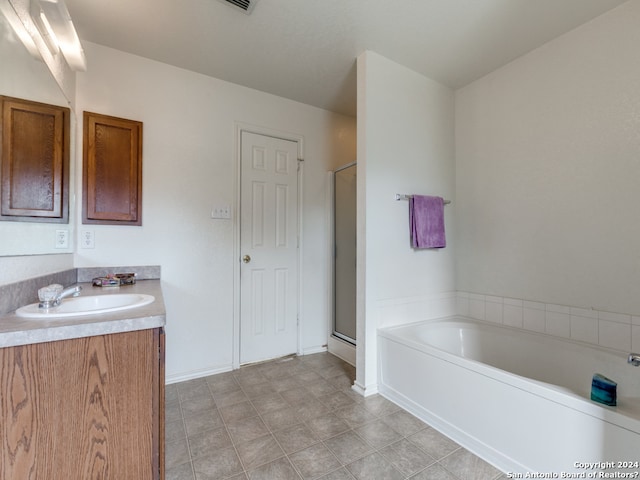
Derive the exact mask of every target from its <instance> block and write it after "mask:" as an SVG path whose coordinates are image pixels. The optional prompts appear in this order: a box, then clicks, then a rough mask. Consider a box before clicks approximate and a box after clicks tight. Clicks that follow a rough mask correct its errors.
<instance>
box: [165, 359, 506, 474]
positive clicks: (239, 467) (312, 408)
mask: <svg viewBox="0 0 640 480" xmlns="http://www.w3.org/2000/svg"><path fill="white" fill-rule="evenodd" d="M354 377H355V372H354V369H353V367H352V366H350V365H349V364H347V363H345V362H343V361H342V360H340V359H338V358H337V357H334V356H333V355H331V354H329V353H318V354H314V355H307V356H302V357H289V358H286V359H281V360H274V361H271V362H266V363H262V364H257V365H251V366H246V367H242V368H240V369H239V370H235V371H233V372H227V373H222V374H218V375H212V376H209V377H204V378H199V379H195V380H189V381H186V382H182V383H176V384H172V385H168V386H167V388H166V395H167V398H166V466H167V476H166V478H167V480H211V479H216V480H218V479H227V478H229V479H237V480H240V479H243V480H246V479H252V480H255V479H268V480H287V479H296V480H300V479H324V480H332V479H333V480H340V479H344V480H347V479H348V480H354V479H366V480H375V479H409V478H411V479H416V480H421V479H441V480H470V479H475V480H483V479H497V478H506V477H504V476H502V474H501V472H499V471H498V470H496V469H495V468H494V467H492V466H491V465H489V464H487V463H486V462H484V461H483V460H481V459H480V458H478V457H476V456H475V455H473V454H471V453H470V452H469V451H467V450H465V449H464V448H462V447H460V445H458V444H456V443H455V442H453V441H451V440H449V439H448V438H447V437H445V436H443V435H442V434H440V433H439V432H437V431H436V430H434V429H433V428H431V427H429V426H428V425H426V424H424V423H423V422H421V421H420V420H418V419H417V418H415V417H413V416H412V415H410V414H409V413H407V412H405V411H404V410H402V409H401V408H400V407H398V406H396V405H395V404H393V403H392V402H390V401H388V400H386V399H385V398H383V397H382V396H380V395H373V396H371V397H367V398H365V397H362V396H360V395H358V394H356V393H355V392H353V390H352V389H351V384H352V382H353V379H354Z"/></svg>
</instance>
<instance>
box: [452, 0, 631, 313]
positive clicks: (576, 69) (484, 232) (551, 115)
mask: <svg viewBox="0 0 640 480" xmlns="http://www.w3.org/2000/svg"><path fill="white" fill-rule="evenodd" d="M639 24H640V3H639V2H628V3H625V4H623V5H622V6H620V7H618V8H616V9H614V10H612V11H610V12H608V13H606V14H604V15H602V16H600V17H598V18H596V19H595V20H593V21H591V22H589V23H587V24H585V25H583V26H581V27H579V28H577V29H576V30H574V31H572V32H569V33H568V34H566V35H564V36H562V37H560V38H558V39H556V40H554V41H552V42H550V43H548V44H546V45H544V46H543V47H541V48H539V49H537V50H535V51H533V52H531V53H530V54H528V55H526V56H524V57H521V58H520V59H518V60H516V61H514V62H512V63H510V64H508V65H507V66H505V67H503V68H501V69H499V70H497V71H495V72H493V73H491V74H490V75H487V76H486V77H484V78H482V79H480V80H478V81H476V82H474V83H472V84H471V85H469V86H467V87H465V88H463V89H461V90H459V91H457V92H456V112H455V113H456V131H455V133H456V200H457V206H456V214H457V241H458V247H459V248H458V251H457V261H456V271H457V286H458V290H462V291H466V292H474V293H480V294H489V295H499V296H503V297H513V298H518V299H525V300H535V301H539V302H547V303H556V304H561V305H569V306H575V307H581V308H587V309H588V308H595V309H598V310H606V311H610V312H623V313H629V314H636V315H637V314H640V295H638V292H639V291H640V255H639V252H640V250H639V249H638V239H639V238H640V208H638V206H639V205H640V188H638V182H639V179H640V161H639V157H638V155H639V152H640V88H639V86H640V62H638V45H640V29H638V25H639Z"/></svg>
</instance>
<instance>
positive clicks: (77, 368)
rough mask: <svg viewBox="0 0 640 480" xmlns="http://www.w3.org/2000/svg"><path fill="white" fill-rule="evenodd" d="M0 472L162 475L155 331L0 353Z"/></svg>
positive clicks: (131, 477) (160, 374)
mask: <svg viewBox="0 0 640 480" xmlns="http://www.w3.org/2000/svg"><path fill="white" fill-rule="evenodd" d="M0 415H1V417H0V441H2V448H1V449H0V478H2V479H25V480H26V479H34V480H38V479H47V480H70V479H82V480H93V479H95V480H98V479H100V480H106V479H118V480H157V479H163V478H164V426H163V425H164V333H163V330H162V329H161V328H155V329H148V330H140V331H134V332H126V333H115V334H110V335H97V336H93V337H85V338H79V339H73V340H60V341H56V342H47V343H40V344H33V345H24V346H18V347H8V348H2V349H0Z"/></svg>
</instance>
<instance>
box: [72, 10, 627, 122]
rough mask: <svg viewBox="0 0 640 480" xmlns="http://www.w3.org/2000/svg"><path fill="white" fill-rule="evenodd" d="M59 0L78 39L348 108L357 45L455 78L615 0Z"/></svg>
mask: <svg viewBox="0 0 640 480" xmlns="http://www.w3.org/2000/svg"><path fill="white" fill-rule="evenodd" d="M630 1H638V0H630ZM66 3H67V5H68V8H69V11H70V13H71V17H72V18H73V21H74V23H75V24H76V28H77V30H78V32H79V35H80V38H81V39H82V40H88V41H91V42H94V43H98V44H101V45H105V46H108V47H112V48H115V49H118V50H122V51H125V52H130V53H133V54H136V55H140V56H143V57H147V58H151V59H154V60H158V61H161V62H165V63H168V64H171V65H175V66H178V67H182V68H185V69H188V70H193V71H195V72H200V73H203V74H206V75H210V76H212V77H217V78H220V79H223V80H227V81H229V82H233V83H237V84H240V85H245V86H248V87H251V88H255V89H257V90H262V91H265V92H269V93H273V94H275V95H279V96H282V97H286V98H290V99H293V100H297V101H299V102H303V103H307V104H310V105H314V106H317V107H320V108H324V109H327V110H332V111H335V112H338V113H342V114H346V115H352V116H355V114H356V68H355V59H356V57H357V56H358V55H359V54H360V53H362V52H363V51H364V50H373V51H375V52H377V53H379V54H381V55H383V56H385V57H387V58H389V59H391V60H394V61H395V62H397V63H400V64H402V65H405V66H407V67H409V68H411V69H412V70H415V71H416V72H419V73H421V74H423V75H425V76H427V77H430V78H432V79H434V80H436V81H438V82H441V83H443V84H445V85H448V86H450V87H452V88H458V87H461V86H463V85H466V84H468V83H470V82H472V81H473V80H475V79H477V78H480V77H482V76H483V75H485V74H487V73H489V72H491V71H493V70H495V69H496V68H498V67H500V66H502V65H504V64H505V63H508V62H509V61H511V60H513V59H515V58H517V57H519V56H520V55H523V54H524V53H527V52H529V51H531V50H533V49H534V48H536V47H538V46H540V45H542V44H544V43H546V42H548V41H549V40H551V39H553V38H555V37H557V36H559V35H562V34H563V33H565V32H567V31H569V30H571V29H573V28H575V27H577V26H578V25H581V24H583V23H585V22H587V21H589V20H591V19H592V18H594V17H596V16H598V15H600V14H602V13H604V12H605V11H607V10H610V9H611V8H614V7H616V6H618V5H620V4H622V3H624V0H386V1H382V0H259V1H258V3H257V4H256V6H255V9H254V10H253V12H252V13H251V15H246V14H244V13H243V12H241V11H239V10H237V9H236V8H233V7H230V6H228V5H226V4H223V3H221V1H220V0H66ZM88 61H89V67H88V68H91V63H90V62H91V59H90V58H89V59H88Z"/></svg>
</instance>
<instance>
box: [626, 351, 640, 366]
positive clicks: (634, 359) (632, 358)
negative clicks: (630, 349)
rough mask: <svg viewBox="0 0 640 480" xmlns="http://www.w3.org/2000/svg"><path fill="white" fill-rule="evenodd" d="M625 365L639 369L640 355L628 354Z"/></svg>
mask: <svg viewBox="0 0 640 480" xmlns="http://www.w3.org/2000/svg"><path fill="white" fill-rule="evenodd" d="M627 363H630V364H631V365H633V366H634V367H640V353H630V354H629V359H628V360H627Z"/></svg>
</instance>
